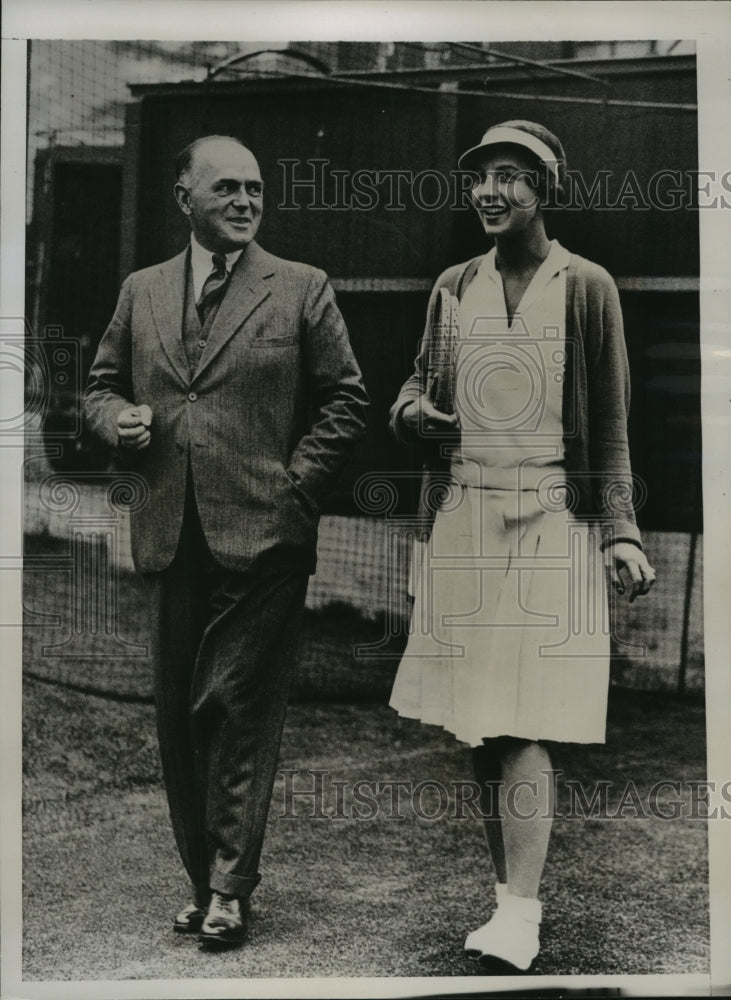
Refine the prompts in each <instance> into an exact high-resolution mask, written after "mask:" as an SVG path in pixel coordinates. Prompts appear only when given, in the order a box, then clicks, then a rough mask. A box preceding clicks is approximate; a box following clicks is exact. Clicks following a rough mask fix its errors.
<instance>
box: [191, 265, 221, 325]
mask: <svg viewBox="0 0 731 1000" xmlns="http://www.w3.org/2000/svg"><path fill="white" fill-rule="evenodd" d="M227 281H228V272H227V271H226V257H225V255H224V254H222V253H214V255H213V270H212V271H211V273H210V274H209V275H208V277H207V278H206V280H205V282H204V283H203V288H202V289H201V297H200V299H199V300H198V317H199V318H200V321H201V323H205V321H206V319H207V318H208V314H209V313H210V311H211V309H212V308H213V307H214V306H215V305H216V303H217V302H218V300H219V299H220V298H221V296H222V295H223V290H224V288H225V287H226V282H227Z"/></svg>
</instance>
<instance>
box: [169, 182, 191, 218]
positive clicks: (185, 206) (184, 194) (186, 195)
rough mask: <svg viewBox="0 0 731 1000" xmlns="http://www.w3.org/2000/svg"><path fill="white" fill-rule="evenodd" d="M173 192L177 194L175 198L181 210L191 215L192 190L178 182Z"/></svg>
mask: <svg viewBox="0 0 731 1000" xmlns="http://www.w3.org/2000/svg"><path fill="white" fill-rule="evenodd" d="M173 194H174V195H175V200H176V201H177V203H178V206H179V207H180V210H181V212H183V213H184V214H185V215H190V211H191V209H190V191H189V190H188V189H187V187H185V185H184V184H180V183H178V184H176V185H175V187H174V188H173Z"/></svg>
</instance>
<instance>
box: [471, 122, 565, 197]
mask: <svg viewBox="0 0 731 1000" xmlns="http://www.w3.org/2000/svg"><path fill="white" fill-rule="evenodd" d="M505 143H509V144H510V145H511V146H523V148H524V149H528V150H530V152H531V153H533V154H535V156H537V157H538V159H539V160H540V161H541V163H544V164H545V165H546V167H547V168H548V170H550V171H551V173H552V174H553V179H554V180H555V182H556V184H560V181H559V175H558V170H559V165H560V163H561V161H560V160H558V159H556V154H555V152H554V151H553V150H552V149H551V147H550V146H547V145H546V143H545V142H543V140H542V139H539V138H538V137H537V136H535V135H531V133H530V132H524V131H523V130H522V129H520V128H512V127H511V126H510V125H496V126H495V127H494V128H489V129H488V130H487V132H485V134H484V135H483V137H482V141H481V142H480V143H479V145H477V146H473V147H472V148H471V149H468V150H467V152H466V153H462V155H461V156H460V158H459V160H458V161H457V166H458V167H459V168H460V170H469V169H470V164H471V163H472V162H473V161H474V160H475V158H476V157H477V155H478V154H479V153H482V152H483V150H486V149H489V147H490V146H497V145H503V144H505Z"/></svg>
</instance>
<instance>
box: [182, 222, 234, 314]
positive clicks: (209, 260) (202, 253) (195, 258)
mask: <svg viewBox="0 0 731 1000" xmlns="http://www.w3.org/2000/svg"><path fill="white" fill-rule="evenodd" d="M243 252H244V248H243V247H242V248H241V249H240V250H232V251H231V252H230V253H227V254H226V270H227V271H228V272H229V274H230V273H231V268H232V267H233V266H234V264H235V263H236V261H237V260H238V259H239V257H240V256H241V254H242V253H243ZM190 267H191V271H192V272H193V295H194V297H195V301H196V302H197V301H198V300H199V299H200V297H201V292H202V290H203V285H204V284H205V282H206V278H207V277H208V275H209V274H210V273H211V271H212V270H213V254H212V253H211V251H210V250H206V249H205V247H202V246H201V245H200V243H199V242H198V240H197V239H196V238H195V236H194V235H193V234H192V233H191V234H190Z"/></svg>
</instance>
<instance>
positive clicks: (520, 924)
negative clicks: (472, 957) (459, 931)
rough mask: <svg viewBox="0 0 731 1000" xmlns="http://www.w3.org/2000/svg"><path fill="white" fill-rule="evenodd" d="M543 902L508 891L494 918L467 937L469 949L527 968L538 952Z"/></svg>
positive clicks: (517, 966)
mask: <svg viewBox="0 0 731 1000" xmlns="http://www.w3.org/2000/svg"><path fill="white" fill-rule="evenodd" d="M540 923H541V904H540V902H539V901H538V900H537V899H528V898H527V897H525V896H513V895H511V894H510V893H508V892H506V893H505V894H504V895H503V897H502V899H501V900H500V904H499V906H498V909H497V910H496V911H495V913H494V915H493V917H492V919H491V920H489V921H488V922H487V923H486V924H483V925H482V927H479V928H478V929H477V930H476V931H473V932H472V933H471V934H470V935H469V936H468V938H467V941H465V950H467V951H472V952H475V951H479V953H480V955H481V956H487V955H490V956H492V957H493V958H502V959H503V960H504V961H506V962H510V963H511V964H512V965H514V966H516V968H518V969H527V968H528V967H529V966H530V964H531V962H532V961H533V959H534V958H535V957H536V955H537V954H538V949H539V943H538V928H539V926H540Z"/></svg>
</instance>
